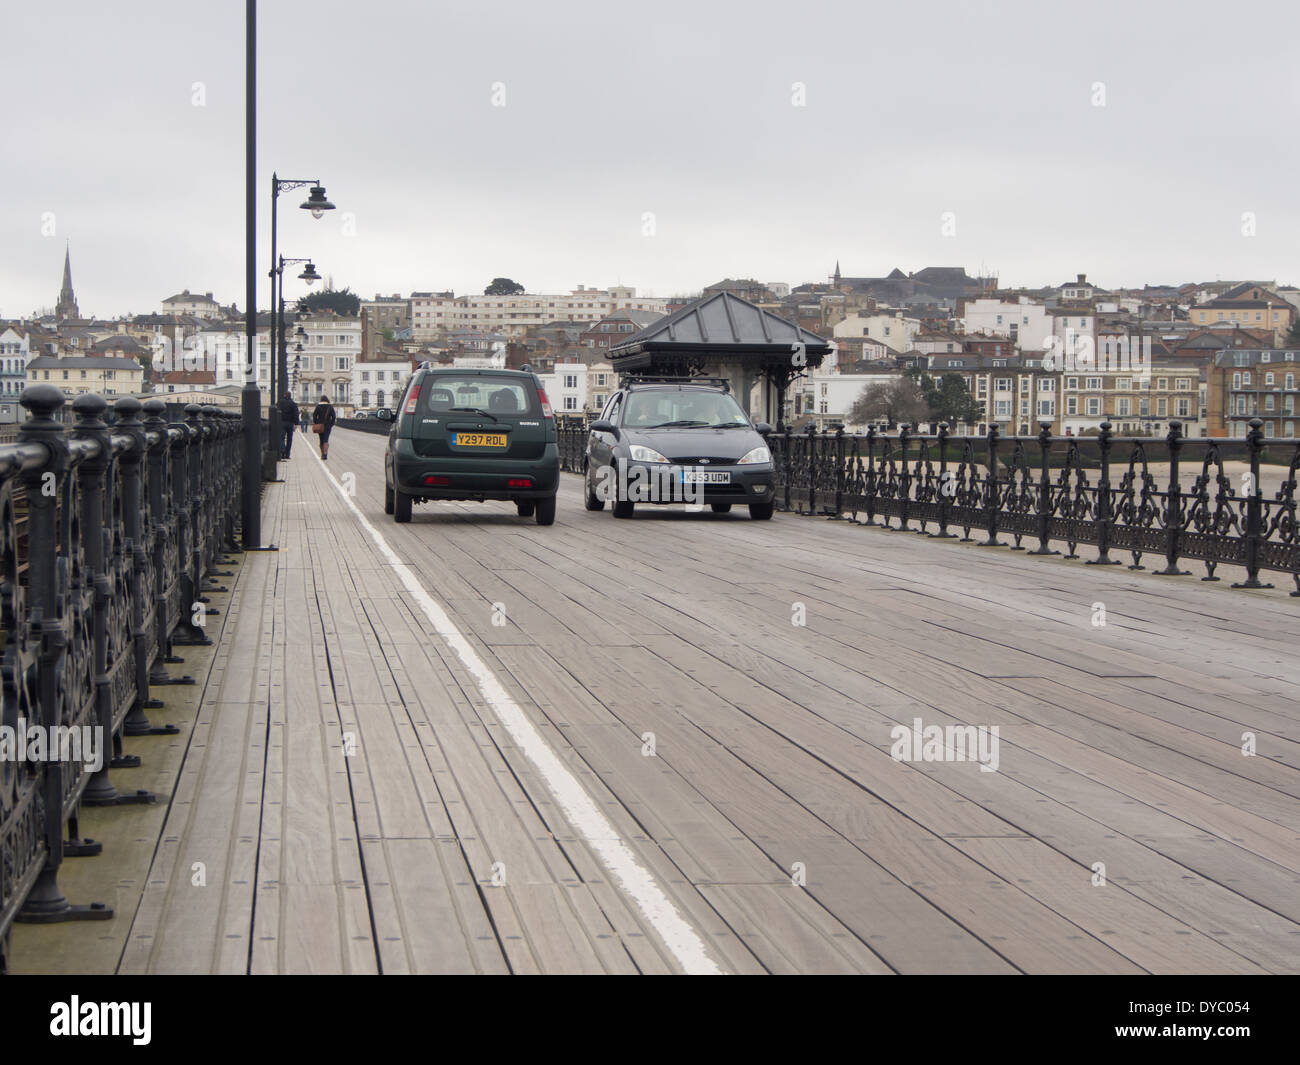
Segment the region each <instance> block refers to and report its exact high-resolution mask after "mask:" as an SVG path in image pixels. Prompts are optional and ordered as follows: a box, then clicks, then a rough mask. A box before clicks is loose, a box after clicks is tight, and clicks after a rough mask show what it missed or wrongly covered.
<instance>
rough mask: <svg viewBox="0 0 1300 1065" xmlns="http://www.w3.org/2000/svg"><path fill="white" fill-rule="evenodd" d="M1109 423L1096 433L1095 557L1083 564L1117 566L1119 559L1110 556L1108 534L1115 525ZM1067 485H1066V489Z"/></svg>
mask: <svg viewBox="0 0 1300 1065" xmlns="http://www.w3.org/2000/svg"><path fill="white" fill-rule="evenodd" d="M1110 430H1111V424H1110V422H1102V423H1101V431H1100V432H1099V433H1098V434H1097V444H1098V446H1099V447H1100V449H1101V479H1100V480H1099V481H1098V482H1097V513H1096V519H1095V520H1096V522H1097V557H1096V558H1093V559H1089V560H1088V561H1087V562H1085V563H1084V565H1085V566H1119V565H1122V563H1121V562H1120V560H1119V559H1117V558H1111V557H1110V535H1111V530H1112V529H1113V528H1114V527H1115V508H1114V500H1112V499H1111V496H1110V446H1111V435H1112V434H1111V431H1110ZM1068 488H1069V486H1068V485H1067V486H1066V490H1068Z"/></svg>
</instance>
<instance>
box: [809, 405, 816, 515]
mask: <svg viewBox="0 0 1300 1065" xmlns="http://www.w3.org/2000/svg"><path fill="white" fill-rule="evenodd" d="M808 513H809V514H816V513H817V423H816V422H809V423H808Z"/></svg>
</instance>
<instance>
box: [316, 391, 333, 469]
mask: <svg viewBox="0 0 1300 1065" xmlns="http://www.w3.org/2000/svg"><path fill="white" fill-rule="evenodd" d="M336 417H337V415H336V414H335V413H334V407H333V405H332V404H331V403H330V398H329V396H321V398H320V402H319V403H317V404H316V409H315V410H313V411H312V412H311V431H312V432H313V433H319V434H320V457H321V459H322V460H323V461H329V457H330V430H331V429H333V428H334V419H335V418H336Z"/></svg>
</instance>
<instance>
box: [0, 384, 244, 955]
mask: <svg viewBox="0 0 1300 1065" xmlns="http://www.w3.org/2000/svg"><path fill="white" fill-rule="evenodd" d="M20 402H21V403H22V405H23V406H24V407H25V408H26V409H27V411H28V414H29V417H28V420H27V421H26V422H24V423H22V424H21V425H20V427H19V433H18V440H17V442H16V443H12V444H5V445H0V567H2V572H0V673H2V675H3V685H4V702H3V715H2V719H0V725H2V726H3V728H0V747H3V751H0V971H2V970H3V966H4V961H5V956H6V955H7V947H8V938H9V929H10V925H11V924H12V922H13V921H15V920H18V921H33V922H54V921H66V920H87V919H99V918H105V917H111V916H112V911H111V910H109V909H107V908H106V907H104V906H101V905H98V904H96V905H92V906H73V905H71V904H70V903H69V902H68V900H67V899H66V898H65V897H64V896H63V893H62V892H61V891H60V889H59V886H58V873H59V867H60V865H61V864H62V861H63V859H64V857H65V856H79V855H88V854H95V853H98V852H99V850H100V845H99V844H97V843H95V842H93V841H91V840H86V839H82V838H80V835H79V831H78V825H77V821H78V811H79V809H80V807H81V806H82V805H118V804H122V803H131V802H148V801H152V800H153V799H154V796H152V795H149V794H147V793H144V792H134V793H129V794H123V793H121V792H119V791H118V790H117V789H116V787H114V785H113V782H112V780H111V779H110V776H109V771H110V770H111V769H118V768H123V767H129V766H134V765H138V764H139V759H138V758H136V757H132V756H127V755H124V754H123V751H122V738H123V736H135V735H143V734H150V733H170V732H175V731H176V729H175V728H174V727H173V726H166V727H163V728H155V727H153V726H152V725H151V724H150V722H149V720H148V718H147V717H146V716H145V711H146V710H149V709H156V708H159V707H161V705H162V704H161V703H160V702H158V701H157V700H156V699H153V698H151V696H150V690H151V687H157V686H161V685H167V684H192V683H194V682H193V680H192V679H191V678H189V677H173V676H169V675H168V673H167V671H166V669H165V665H166V664H169V663H177V662H180V661H181V660H180V659H179V658H176V657H175V656H174V655H173V654H172V651H173V648H174V646H175V645H178V644H197V643H210V642H211V641H210V640H209V639H208V637H207V636H206V635H205V634H204V618H205V617H206V615H207V614H208V613H215V611H211V610H210V609H209V608H207V607H206V606H205V605H204V604H205V603H206V602H207V599H206V598H205V596H204V594H203V593H204V591H205V590H206V585H205V582H206V581H210V580H211V579H212V578H213V576H215V575H218V574H216V573H215V572H214V571H215V570H216V566H217V564H218V560H219V558H220V556H221V555H222V554H224V553H225V552H228V551H234V550H238V547H237V544H238V540H237V539H236V532H237V530H236V518H237V515H238V513H239V510H240V483H241V482H240V471H241V454H242V452H241V449H240V435H239V432H240V424H241V422H240V418H239V416H238V415H232V414H227V413H224V412H222V411H219V410H218V409H217V408H215V407H199V406H196V405H193V404H191V405H189V406H187V407H186V408H185V417H184V421H178V422H172V423H170V424H169V423H168V422H167V421H166V420H165V418H164V414H165V413H167V411H168V407H167V405H166V404H164V403H163V402H162V401H161V400H149V401H148V402H146V403H143V404H142V403H141V402H140V401H139V400H138V399H134V398H123V399H119V400H118V401H117V402H116V403H115V405H114V407H113V408H112V410H111V411H110V409H109V407H108V403H107V401H106V400H104V399H103V398H102V397H100V396H97V395H82V396H78V397H77V399H76V400H75V401H74V402H73V404H72V414H73V415H74V418H73V424H72V427H71V430H68V429H67V428H66V427H65V424H64V420H65V419H64V417H63V416H64V414H65V413H66V411H65V409H63V404H64V396H63V394H62V392H60V391H59V390H58V389H57V388H55V387H53V386H51V385H34V386H32V387H30V388H28V389H27V390H26V391H25V392H24V393H23V395H22V399H21V401H20ZM142 415H143V417H142ZM110 420H111V421H112V424H111V425H110V424H109V422H110ZM220 575H225V574H220ZM74 729H75V730H77V731H76V732H73V731H71V730H74ZM86 730H89V731H86ZM34 736H37V737H38V738H39V741H40V743H39V746H37V745H36V742H35V741H33V740H32V737H34ZM92 737H93V738H92ZM88 738H91V743H90V745H86V744H85V743H84V741H85V740H86V739H88ZM78 741H83V742H78ZM92 749H97V750H98V751H99V752H100V756H101V758H102V762H100V764H94V763H93V762H91V761H90V760H89V759H88V757H87V755H88V754H89V752H90V751H91V750H92ZM73 755H76V757H74V756H73ZM65 825H66V826H67V838H64V826H65Z"/></svg>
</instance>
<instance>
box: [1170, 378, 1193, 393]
mask: <svg viewBox="0 0 1300 1065" xmlns="http://www.w3.org/2000/svg"><path fill="white" fill-rule="evenodd" d="M1174 388H1175V389H1177V390H1178V391H1179V392H1190V391H1191V390H1192V379H1191V378H1190V377H1178V378H1175V380H1174Z"/></svg>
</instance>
